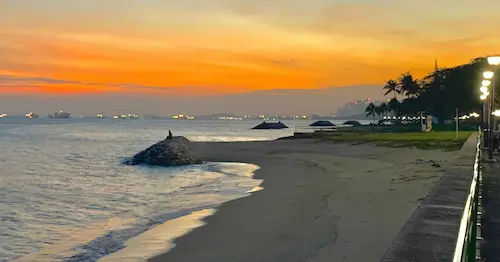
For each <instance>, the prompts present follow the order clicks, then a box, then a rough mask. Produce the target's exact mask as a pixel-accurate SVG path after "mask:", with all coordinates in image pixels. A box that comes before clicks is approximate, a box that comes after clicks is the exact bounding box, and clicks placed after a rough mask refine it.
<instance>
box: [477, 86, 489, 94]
mask: <svg viewBox="0 0 500 262" xmlns="http://www.w3.org/2000/svg"><path fill="white" fill-rule="evenodd" d="M479 90H481V92H483V93H484V92H488V87H486V86H482V87H481V88H479Z"/></svg>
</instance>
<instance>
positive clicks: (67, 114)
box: [49, 110, 71, 119]
mask: <svg viewBox="0 0 500 262" xmlns="http://www.w3.org/2000/svg"><path fill="white" fill-rule="evenodd" d="M49 117H50V118H55V119H65V118H71V113H70V112H65V111H63V110H60V111H59V112H55V113H54V114H53V115H49Z"/></svg>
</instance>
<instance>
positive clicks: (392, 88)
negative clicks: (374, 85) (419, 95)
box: [383, 79, 401, 98]
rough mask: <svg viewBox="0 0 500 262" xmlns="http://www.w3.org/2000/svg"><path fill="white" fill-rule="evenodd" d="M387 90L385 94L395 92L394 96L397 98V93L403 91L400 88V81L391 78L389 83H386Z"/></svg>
mask: <svg viewBox="0 0 500 262" xmlns="http://www.w3.org/2000/svg"><path fill="white" fill-rule="evenodd" d="M383 89H385V90H387V91H386V92H385V94H384V96H386V95H388V94H390V93H391V92H392V93H394V98H396V93H398V94H399V93H401V92H400V90H399V89H398V83H397V82H396V81H394V80H392V79H391V80H389V81H387V83H386V84H385V86H384V88H383Z"/></svg>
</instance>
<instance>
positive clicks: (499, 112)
mask: <svg viewBox="0 0 500 262" xmlns="http://www.w3.org/2000/svg"><path fill="white" fill-rule="evenodd" d="M492 114H493V115H494V116H500V110H498V109H497V110H495V111H494V112H493V113H492Z"/></svg>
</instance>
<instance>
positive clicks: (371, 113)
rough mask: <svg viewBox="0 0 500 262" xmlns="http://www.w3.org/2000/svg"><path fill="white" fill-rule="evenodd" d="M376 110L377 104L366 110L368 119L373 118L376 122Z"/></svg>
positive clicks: (369, 106)
mask: <svg viewBox="0 0 500 262" xmlns="http://www.w3.org/2000/svg"><path fill="white" fill-rule="evenodd" d="M375 109H376V106H375V104H373V103H370V104H369V105H368V106H367V107H366V109H365V112H366V117H369V116H372V117H373V120H375V114H376V111H375Z"/></svg>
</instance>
